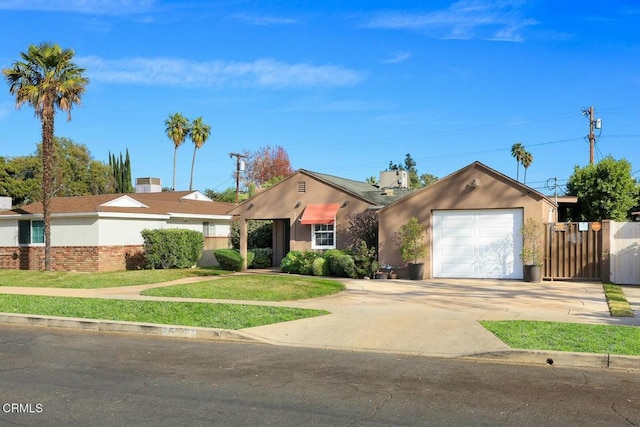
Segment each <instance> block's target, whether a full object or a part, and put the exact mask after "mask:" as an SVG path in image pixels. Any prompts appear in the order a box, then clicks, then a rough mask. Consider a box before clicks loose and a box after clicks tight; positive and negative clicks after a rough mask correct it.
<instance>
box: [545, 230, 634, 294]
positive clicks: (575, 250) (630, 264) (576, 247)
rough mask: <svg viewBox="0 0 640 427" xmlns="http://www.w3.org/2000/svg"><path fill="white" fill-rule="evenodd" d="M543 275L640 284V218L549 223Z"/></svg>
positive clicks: (621, 283) (547, 277)
mask: <svg viewBox="0 0 640 427" xmlns="http://www.w3.org/2000/svg"><path fill="white" fill-rule="evenodd" d="M543 276H544V277H545V278H546V279H552V280H553V279H564V280H566V279H576V280H602V281H603V282H611V283H616V284H620V285H640V222H614V221H608V220H606V221H602V222H601V223H600V222H566V223H562V222H561V223H551V224H546V231H545V263H544V270H543Z"/></svg>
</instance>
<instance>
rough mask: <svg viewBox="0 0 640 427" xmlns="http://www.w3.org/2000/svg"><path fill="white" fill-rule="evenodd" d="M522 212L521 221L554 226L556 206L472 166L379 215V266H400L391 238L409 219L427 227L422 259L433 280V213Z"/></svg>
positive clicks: (482, 167)
mask: <svg viewBox="0 0 640 427" xmlns="http://www.w3.org/2000/svg"><path fill="white" fill-rule="evenodd" d="M516 208H519V209H522V210H523V216H524V220H525V221H526V219H527V218H535V219H538V220H542V221H543V222H550V221H551V222H554V221H555V218H556V206H555V204H554V203H553V202H552V201H551V200H549V199H547V198H546V197H545V196H544V195H543V194H541V193H538V192H537V191H535V190H533V189H531V188H529V187H527V186H525V185H522V184H520V183H519V182H517V181H514V180H513V179H511V178H509V177H507V176H505V175H503V174H501V173H499V172H496V171H494V170H493V169H491V168H488V167H486V166H485V165H483V164H482V163H479V162H475V163H472V164H471V165H469V166H467V167H465V168H463V169H461V170H459V171H457V172H455V173H453V174H451V175H449V176H447V177H445V178H443V179H441V180H439V181H437V182H435V183H434V184H432V185H430V186H428V187H426V188H424V189H422V190H420V191H417V192H415V193H413V194H411V195H409V196H407V197H405V198H403V199H400V200H398V201H396V202H395V203H393V204H390V205H388V206H386V207H385V208H383V209H381V210H380V211H379V212H378V219H379V260H380V263H381V264H389V265H393V266H401V265H403V262H402V259H401V257H400V251H399V248H398V246H397V244H396V243H395V242H394V235H395V233H396V232H397V231H398V230H399V229H400V227H401V226H402V225H403V224H405V223H406V222H407V221H408V220H409V219H411V218H412V217H416V218H418V220H419V222H420V223H422V224H424V225H426V226H427V230H428V235H427V236H426V241H427V242H428V247H429V249H430V250H429V253H428V254H427V256H426V257H425V258H424V260H423V261H424V262H425V274H424V277H425V278H431V277H432V273H431V271H432V269H431V261H432V257H431V253H432V251H431V248H432V246H433V241H432V235H431V233H430V230H431V229H432V220H433V218H432V217H433V215H432V214H433V211H435V210H477V209H516Z"/></svg>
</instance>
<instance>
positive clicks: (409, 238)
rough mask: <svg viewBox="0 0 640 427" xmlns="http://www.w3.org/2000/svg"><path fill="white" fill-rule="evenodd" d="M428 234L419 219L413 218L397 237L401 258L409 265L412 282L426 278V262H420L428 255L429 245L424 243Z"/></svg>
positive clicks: (399, 231)
mask: <svg viewBox="0 0 640 427" xmlns="http://www.w3.org/2000/svg"><path fill="white" fill-rule="evenodd" d="M426 233H427V228H426V227H425V226H424V225H422V224H420V222H419V221H418V218H416V217H413V218H411V219H410V220H409V221H408V222H407V223H406V224H404V225H403V226H402V227H400V230H398V232H397V235H396V237H397V240H398V244H399V245H400V256H401V257H402V260H403V261H404V262H405V263H407V264H409V278H410V279H411V280H421V279H422V278H423V276H424V262H418V260H420V259H422V258H424V257H425V256H426V255H427V244H426V243H425V242H424V237H425V235H426Z"/></svg>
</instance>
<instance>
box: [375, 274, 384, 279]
mask: <svg viewBox="0 0 640 427" xmlns="http://www.w3.org/2000/svg"><path fill="white" fill-rule="evenodd" d="M374 277H375V278H376V279H386V278H387V273H376V274H375V275H374Z"/></svg>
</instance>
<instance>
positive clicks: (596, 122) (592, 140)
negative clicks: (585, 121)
mask: <svg viewBox="0 0 640 427" xmlns="http://www.w3.org/2000/svg"><path fill="white" fill-rule="evenodd" d="M582 115H583V116H585V117H587V116H588V117H589V136H588V138H589V163H590V164H593V157H594V156H593V152H594V149H595V146H596V135H595V133H594V129H600V128H601V127H602V121H601V120H600V119H596V118H594V116H593V115H594V111H593V106H591V107H589V109H588V110H587V109H582Z"/></svg>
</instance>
